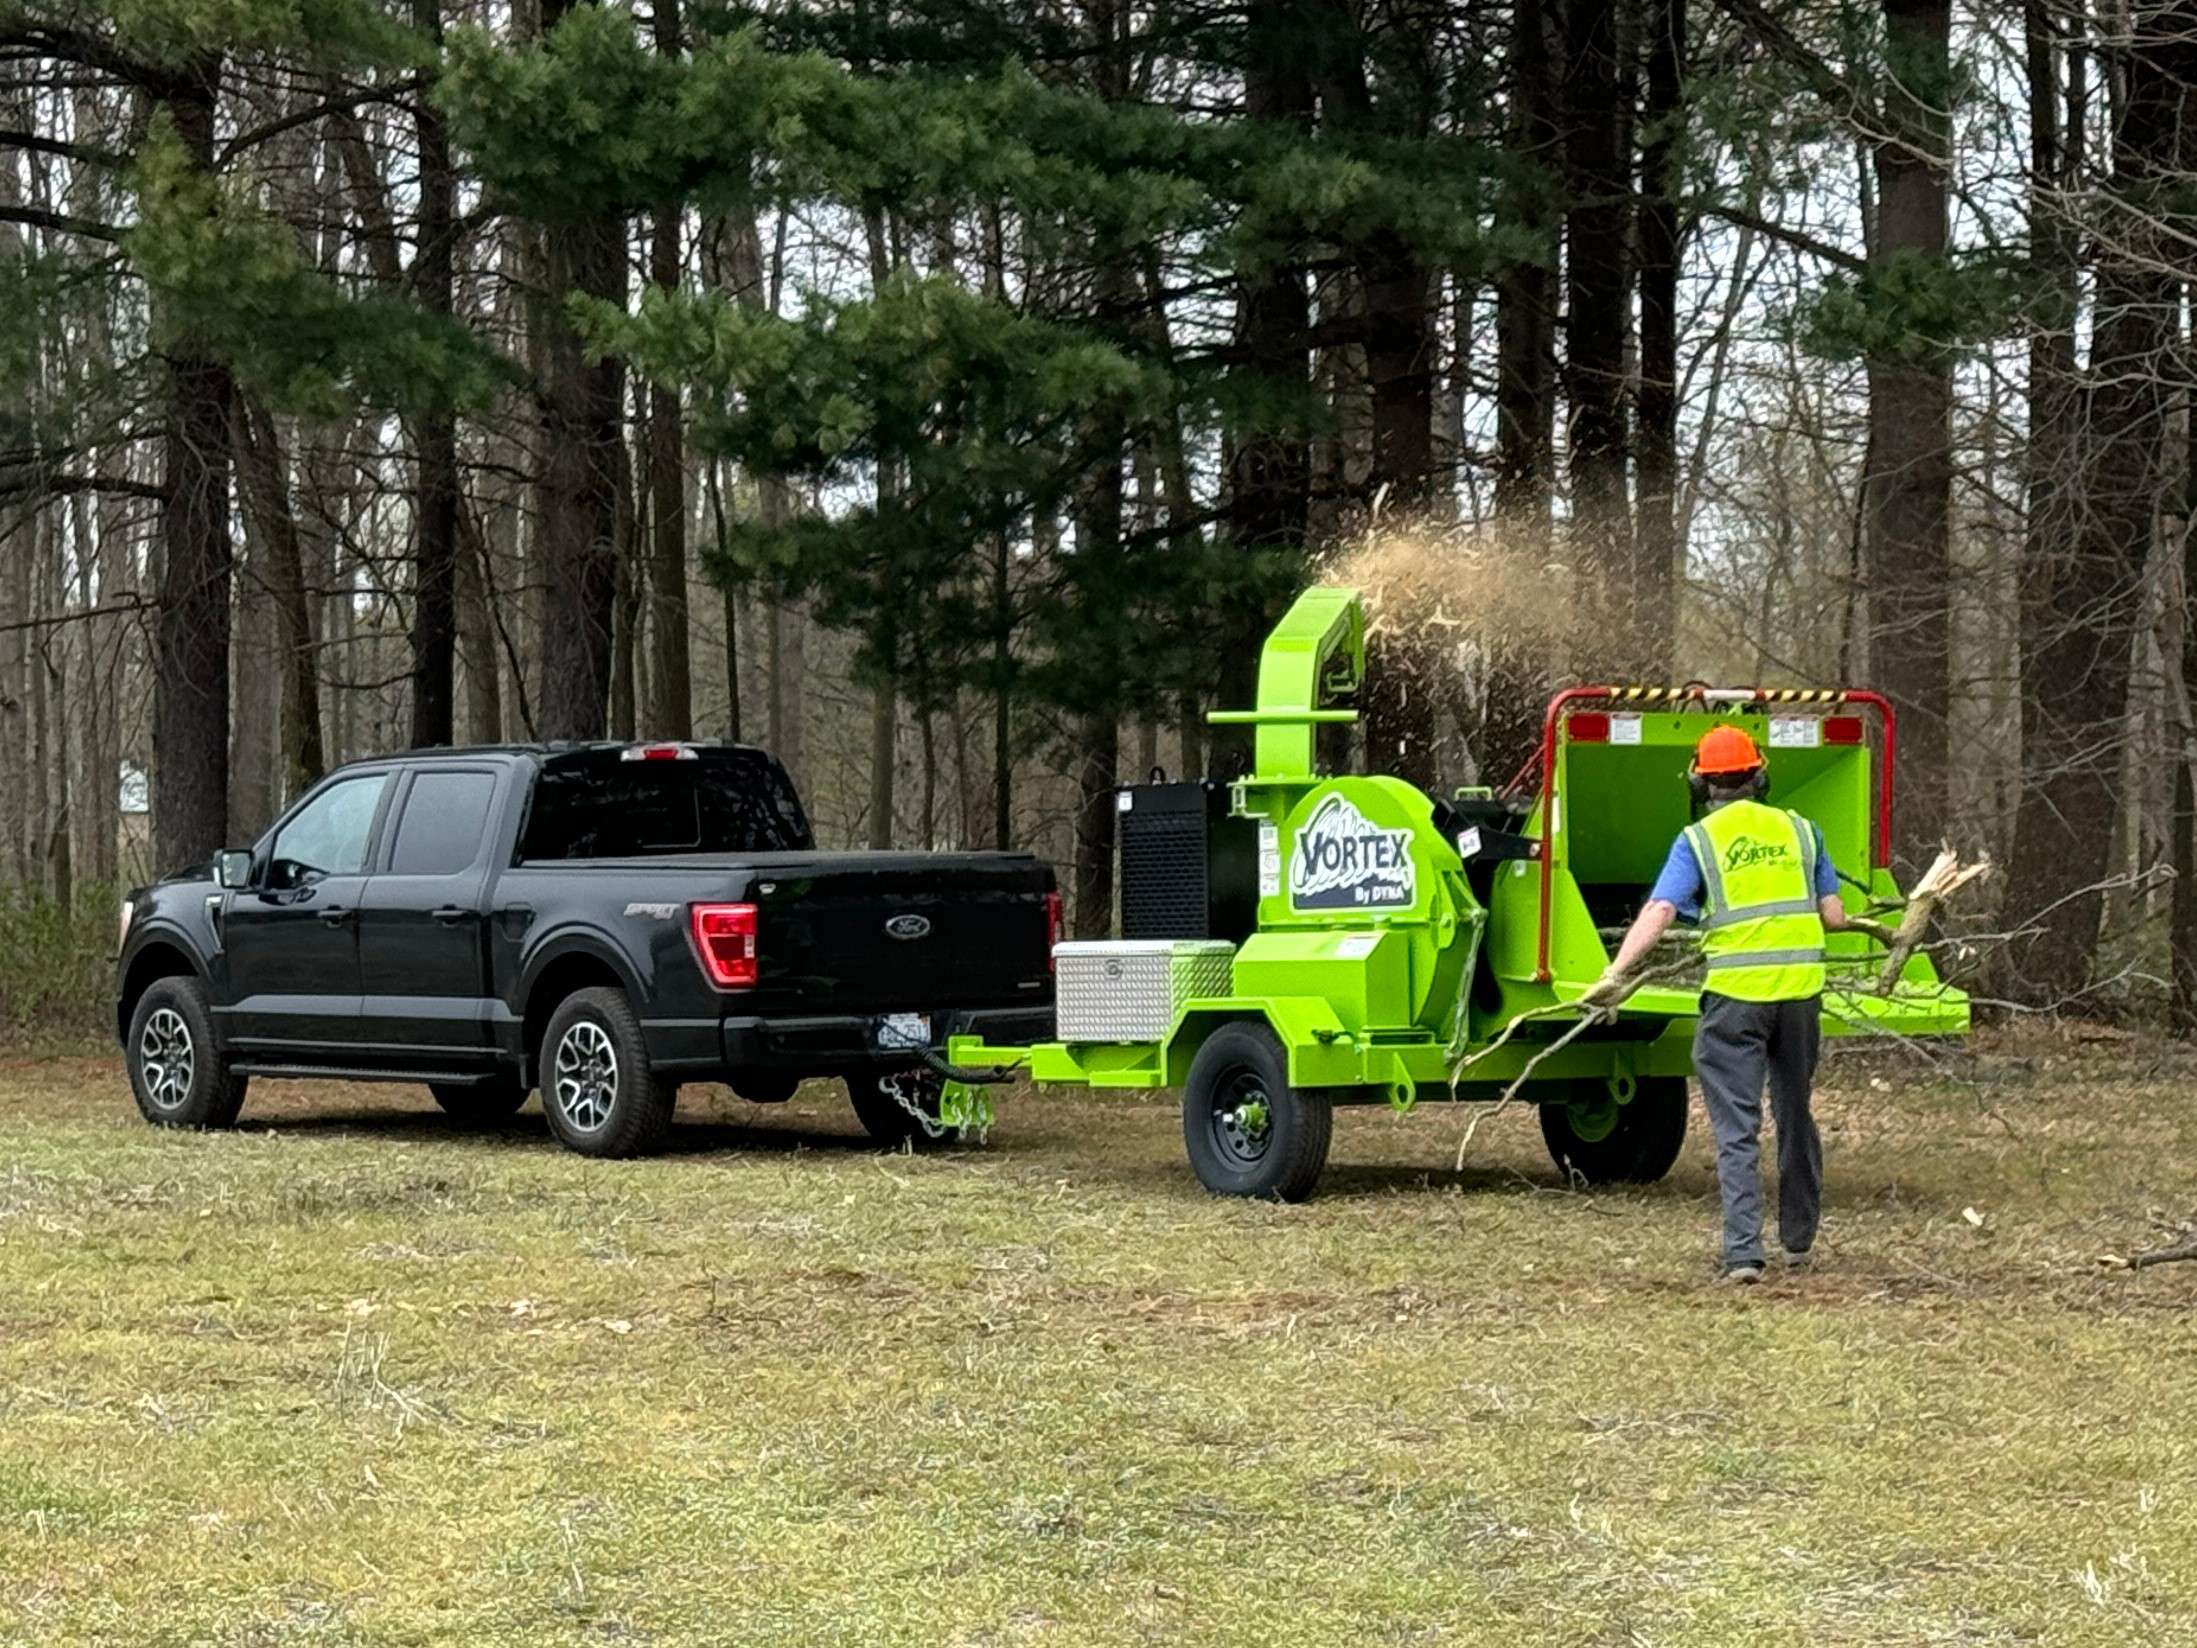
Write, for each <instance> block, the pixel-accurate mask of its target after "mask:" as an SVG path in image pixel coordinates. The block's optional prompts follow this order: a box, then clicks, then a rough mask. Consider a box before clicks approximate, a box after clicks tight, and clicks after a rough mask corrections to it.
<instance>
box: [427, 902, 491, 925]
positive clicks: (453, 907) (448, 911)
mask: <svg viewBox="0 0 2197 1648" xmlns="http://www.w3.org/2000/svg"><path fill="white" fill-rule="evenodd" d="M427 913H428V914H429V915H431V916H433V917H434V918H435V919H436V920H437V921H439V922H441V923H442V924H443V925H444V926H445V927H455V926H457V924H458V923H459V922H461V921H471V920H472V919H473V918H474V917H475V916H477V915H479V914H480V912H479V911H478V910H468V909H466V908H465V907H464V906H463V905H461V904H440V905H437V906H436V907H435V908H434V909H432V910H430V911H428V912H427Z"/></svg>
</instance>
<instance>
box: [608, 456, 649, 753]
mask: <svg viewBox="0 0 2197 1648" xmlns="http://www.w3.org/2000/svg"><path fill="white" fill-rule="evenodd" d="M644 433H645V432H644ZM617 479H618V528H617V537H616V539H615V542H616V544H617V557H616V565H617V579H616V584H615V594H614V595H613V597H612V600H611V618H610V711H609V715H610V736H611V737H613V738H618V739H631V738H633V737H634V735H635V729H636V725H637V719H638V706H639V704H640V692H639V666H640V649H641V601H642V592H641V570H642V569H641V558H640V546H641V542H642V539H643V538H644V537H645V536H646V533H647V522H645V521H644V520H642V519H641V511H642V510H643V509H644V508H645V507H646V505H645V500H643V499H641V498H640V497H638V496H636V495H635V493H634V490H633V468H632V466H631V464H629V463H628V462H627V459H626V446H625V442H624V441H623V440H620V441H619V443H618V477H617Z"/></svg>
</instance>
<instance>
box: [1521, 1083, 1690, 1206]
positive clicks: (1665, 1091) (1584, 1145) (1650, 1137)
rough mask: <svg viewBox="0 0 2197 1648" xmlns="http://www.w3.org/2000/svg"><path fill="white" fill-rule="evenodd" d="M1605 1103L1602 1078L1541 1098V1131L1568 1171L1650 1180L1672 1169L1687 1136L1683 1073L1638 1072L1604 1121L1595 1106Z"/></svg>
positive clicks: (1594, 1179)
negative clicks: (1612, 1114)
mask: <svg viewBox="0 0 2197 1648" xmlns="http://www.w3.org/2000/svg"><path fill="white" fill-rule="evenodd" d="M1598 1101H1599V1103H1598ZM1606 1103H1608V1100H1607V1097H1606V1094H1605V1090H1604V1086H1603V1083H1601V1082H1600V1081H1583V1082H1578V1083H1575V1084H1573V1092H1572V1094H1571V1095H1570V1096H1568V1097H1567V1098H1565V1099H1560V1100H1557V1101H1554V1102H1551V1103H1546V1104H1543V1105H1542V1106H1541V1137H1542V1138H1543V1139H1545V1140H1546V1141H1547V1142H1548V1147H1549V1158H1550V1159H1551V1160H1552V1161H1554V1162H1555V1163H1556V1165H1557V1166H1558V1167H1559V1168H1560V1169H1562V1170H1563V1171H1564V1172H1565V1173H1566V1174H1567V1175H1569V1174H1573V1173H1576V1174H1578V1175H1579V1177H1581V1178H1582V1179H1585V1180H1586V1181H1587V1183H1589V1184H1597V1185H1606V1184H1653V1183H1655V1181H1656V1180H1658V1179H1660V1178H1662V1177H1663V1175H1664V1174H1666V1173H1668V1172H1670V1170H1671V1168H1672V1166H1673V1165H1674V1164H1675V1163H1676V1162H1677V1160H1678V1152H1679V1150H1680V1148H1681V1147H1682V1146H1683V1145H1684V1144H1685V1142H1686V1079H1685V1078H1684V1077H1683V1076H1644V1077H1642V1078H1641V1080H1640V1083H1639V1086H1638V1087H1637V1089H1636V1090H1635V1091H1634V1093H1633V1096H1632V1098H1631V1099H1630V1100H1628V1101H1627V1102H1626V1103H1624V1104H1621V1105H1616V1106H1615V1107H1614V1108H1615V1111H1616V1115H1615V1117H1614V1119H1609V1120H1606V1121H1605V1120H1603V1119H1602V1118H1601V1117H1599V1116H1597V1114H1596V1112H1597V1110H1598V1108H1599V1104H1606ZM1597 1122H1601V1125H1596V1123H1597Z"/></svg>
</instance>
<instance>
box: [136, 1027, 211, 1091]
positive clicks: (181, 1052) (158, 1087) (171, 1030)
mask: <svg viewBox="0 0 2197 1648" xmlns="http://www.w3.org/2000/svg"><path fill="white" fill-rule="evenodd" d="M137 1063H138V1068H139V1069H140V1070H141V1071H142V1072H143V1073H144V1082H145V1102H146V1103H148V1104H150V1105H151V1106H152V1107H153V1108H154V1109H155V1110H159V1111H164V1112H167V1113H170V1114H172V1113H173V1112H175V1111H178V1110H181V1109H182V1108H183V1106H184V1104H185V1102H186V1101H187V1100H188V1099H189V1098H190V1096H191V1075H192V1072H193V1070H194V1068H195V1067H196V1054H195V1052H194V1050H193V1049H192V1046H191V1027H190V1026H189V1025H187V1024H185V1023H184V1022H183V1017H182V1015H181V1014H180V1013H178V1012H177V1011H176V1010H175V1009H174V1008H173V1007H162V1008H160V1009H158V1010H157V1011H155V1012H154V1013H152V1014H151V1015H150V1016H149V1017H148V1018H147V1019H146V1020H145V1028H144V1029H143V1030H142V1031H141V1032H139V1034H138V1038H137Z"/></svg>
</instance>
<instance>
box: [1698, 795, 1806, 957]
mask: <svg viewBox="0 0 2197 1648" xmlns="http://www.w3.org/2000/svg"><path fill="white" fill-rule="evenodd" d="M1686 840H1687V843H1688V844H1689V845H1690V846H1691V847H1692V848H1693V851H1694V857H1695V858H1696V859H1698V860H1699V861H1700V864H1701V882H1702V887H1703V889H1704V893H1705V896H1704V898H1703V899H1702V904H1701V950H1702V954H1703V955H1704V956H1706V957H1707V958H1708V963H1709V973H1708V979H1707V981H1706V984H1705V988H1707V989H1710V990H1714V991H1715V992H1716V993H1717V994H1718V995H1720V996H1730V997H1732V998H1734V999H1735V1000H1738V1001H1802V1000H1805V999H1806V998H1807V997H1809V996H1816V995H1821V994H1822V993H1823V916H1822V913H1821V912H1820V911H1819V910H1818V908H1817V906H1816V832H1815V826H1814V825H1812V824H1810V823H1809V822H1808V820H1806V819H1805V818H1802V817H1801V816H1800V815H1799V814H1798V813H1789V812H1785V811H1783V810H1782V809H1780V808H1777V807H1768V806H1764V805H1763V804H1762V803H1761V802H1759V801H1728V802H1726V803H1725V804H1724V805H1723V806H1721V807H1719V808H1717V809H1716V811H1714V812H1712V813H1710V814H1709V816H1708V817H1706V818H1704V819H1702V820H1701V822H1700V823H1698V824H1692V825H1688V826H1687V829H1686Z"/></svg>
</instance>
